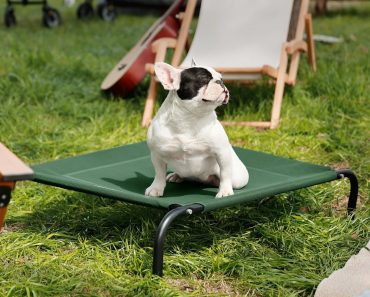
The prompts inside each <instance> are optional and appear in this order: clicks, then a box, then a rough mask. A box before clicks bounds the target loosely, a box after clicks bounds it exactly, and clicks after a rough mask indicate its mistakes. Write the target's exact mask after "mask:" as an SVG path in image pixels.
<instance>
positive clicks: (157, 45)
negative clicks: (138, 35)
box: [152, 37, 177, 53]
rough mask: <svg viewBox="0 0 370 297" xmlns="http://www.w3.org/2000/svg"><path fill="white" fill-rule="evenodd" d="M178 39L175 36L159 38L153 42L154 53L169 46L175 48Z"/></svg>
mask: <svg viewBox="0 0 370 297" xmlns="http://www.w3.org/2000/svg"><path fill="white" fill-rule="evenodd" d="M176 44H177V40H176V39H175V38H167V37H166V38H159V39H157V40H156V41H154V42H153V44H152V51H153V53H158V52H159V51H161V50H164V51H166V50H167V49H168V48H175V47H176Z"/></svg>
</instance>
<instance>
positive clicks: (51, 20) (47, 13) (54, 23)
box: [42, 7, 61, 28]
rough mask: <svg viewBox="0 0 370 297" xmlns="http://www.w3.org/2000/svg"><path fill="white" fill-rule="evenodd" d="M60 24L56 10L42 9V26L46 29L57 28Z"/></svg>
mask: <svg viewBox="0 0 370 297" xmlns="http://www.w3.org/2000/svg"><path fill="white" fill-rule="evenodd" d="M60 23H61V18H60V14H59V12H58V10H56V9H54V8H50V7H47V8H44V13H43V16H42V24H43V25H44V26H45V27H48V28H55V27H58V26H59V25H60Z"/></svg>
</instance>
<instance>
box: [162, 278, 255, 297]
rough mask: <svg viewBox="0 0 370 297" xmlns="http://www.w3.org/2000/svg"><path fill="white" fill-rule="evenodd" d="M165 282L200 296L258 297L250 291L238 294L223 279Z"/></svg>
mask: <svg viewBox="0 0 370 297" xmlns="http://www.w3.org/2000/svg"><path fill="white" fill-rule="evenodd" d="M166 281H167V283H168V284H170V285H171V286H173V287H176V288H177V289H179V290H181V291H182V292H186V293H196V294H201V296H216V295H217V296H255V297H259V296H260V295H259V294H257V292H256V291H255V290H252V289H250V290H247V292H245V290H243V292H240V290H239V289H238V288H236V287H235V286H233V285H232V284H231V283H229V282H228V281H227V280H225V279H224V278H221V279H210V280H204V279H198V278H195V277H192V278H189V279H183V278H181V279H171V278H168V279H167V280H166Z"/></svg>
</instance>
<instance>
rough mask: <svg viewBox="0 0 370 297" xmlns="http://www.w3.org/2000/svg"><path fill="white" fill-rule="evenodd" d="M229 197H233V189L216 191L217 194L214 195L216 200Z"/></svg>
mask: <svg viewBox="0 0 370 297" xmlns="http://www.w3.org/2000/svg"><path fill="white" fill-rule="evenodd" d="M230 195H234V191H233V188H232V187H231V188H222V189H221V188H220V189H219V190H218V193H217V195H216V198H223V197H227V196H230Z"/></svg>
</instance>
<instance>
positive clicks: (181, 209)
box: [152, 169, 358, 276]
mask: <svg viewBox="0 0 370 297" xmlns="http://www.w3.org/2000/svg"><path fill="white" fill-rule="evenodd" d="M336 173H337V179H343V178H348V179H349V182H350V193H349V196H348V205H347V215H348V216H351V217H352V218H354V214H353V212H354V210H355V209H356V204H357V196H358V181H357V177H356V175H355V174H354V173H353V172H352V171H351V170H350V169H339V170H336ZM203 210H204V207H203V205H201V204H197V203H195V204H190V205H185V206H178V207H176V208H173V209H172V210H169V211H168V212H167V213H166V214H165V215H164V217H163V219H162V221H161V222H160V224H159V226H158V228H157V233H156V236H155V240H154V250H153V270H152V271H153V274H155V275H158V276H163V253H164V242H165V239H166V235H167V232H168V229H169V228H170V226H171V224H172V223H173V222H174V221H175V220H176V219H177V218H179V217H181V216H184V215H192V214H196V213H201V212H203Z"/></svg>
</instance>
